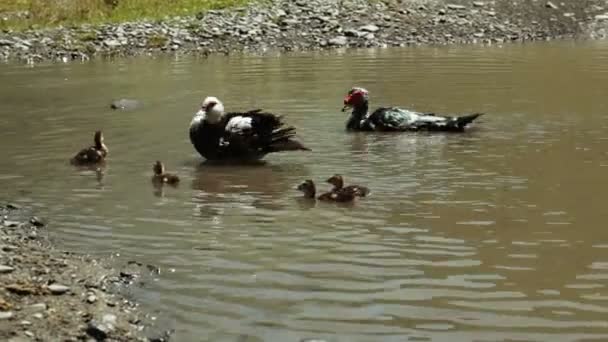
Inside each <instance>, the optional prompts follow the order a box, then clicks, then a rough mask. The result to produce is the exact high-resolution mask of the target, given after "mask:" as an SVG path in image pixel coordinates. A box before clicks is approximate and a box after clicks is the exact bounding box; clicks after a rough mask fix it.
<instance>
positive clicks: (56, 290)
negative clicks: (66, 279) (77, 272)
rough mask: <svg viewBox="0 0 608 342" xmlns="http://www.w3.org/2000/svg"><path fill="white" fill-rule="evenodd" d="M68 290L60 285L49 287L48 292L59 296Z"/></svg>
mask: <svg viewBox="0 0 608 342" xmlns="http://www.w3.org/2000/svg"><path fill="white" fill-rule="evenodd" d="M69 290H70V288H69V287H67V286H65V285H61V284H52V285H49V291H51V293H52V294H54V295H61V294H64V293H66V292H68V291H69Z"/></svg>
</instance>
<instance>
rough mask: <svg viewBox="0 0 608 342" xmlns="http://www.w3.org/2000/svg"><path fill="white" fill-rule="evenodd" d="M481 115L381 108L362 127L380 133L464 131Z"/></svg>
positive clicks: (366, 119) (365, 120)
mask: <svg viewBox="0 0 608 342" xmlns="http://www.w3.org/2000/svg"><path fill="white" fill-rule="evenodd" d="M480 115H482V114H481V113H475V114H470V115H465V116H440V115H436V114H434V113H418V112H414V111H410V110H406V109H402V108H399V107H381V108H378V109H376V110H375V111H374V112H373V113H371V114H370V115H369V116H368V117H367V118H365V119H364V122H363V123H362V126H363V127H365V126H369V128H371V129H373V130H378V131H421V130H427V131H462V130H464V128H465V127H466V126H467V125H468V124H470V123H471V122H473V121H474V120H475V119H476V118H477V117H479V116H480Z"/></svg>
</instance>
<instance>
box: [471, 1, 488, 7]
mask: <svg viewBox="0 0 608 342" xmlns="http://www.w3.org/2000/svg"><path fill="white" fill-rule="evenodd" d="M485 5H486V4H485V3H484V2H482V1H473V6H474V7H483V6H485Z"/></svg>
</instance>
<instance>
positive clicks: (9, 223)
mask: <svg viewBox="0 0 608 342" xmlns="http://www.w3.org/2000/svg"><path fill="white" fill-rule="evenodd" d="M3 224H4V226H5V227H17V226H18V225H19V222H17V221H8V220H6V221H4V223H3Z"/></svg>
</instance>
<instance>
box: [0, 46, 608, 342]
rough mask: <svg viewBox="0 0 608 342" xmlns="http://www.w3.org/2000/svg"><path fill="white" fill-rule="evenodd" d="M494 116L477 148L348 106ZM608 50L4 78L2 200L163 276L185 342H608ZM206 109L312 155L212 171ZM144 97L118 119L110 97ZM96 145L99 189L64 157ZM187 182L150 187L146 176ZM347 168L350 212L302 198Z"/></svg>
mask: <svg viewBox="0 0 608 342" xmlns="http://www.w3.org/2000/svg"><path fill="white" fill-rule="evenodd" d="M354 85H357V86H363V87H366V88H367V89H368V90H369V91H370V99H371V106H372V107H375V106H380V105H400V106H402V107H406V108H411V109H415V110H420V111H435V112H438V113H464V112H472V111H483V112H486V113H487V114H486V115H485V116H484V117H482V118H480V119H479V120H478V121H476V124H475V125H474V127H473V128H472V129H470V130H469V131H467V132H466V133H464V134H415V133H406V134H369V133H363V134H358V133H357V134H348V133H346V132H345V131H344V123H345V120H346V115H345V113H341V112H340V109H341V107H342V99H343V97H344V95H345V94H346V92H347V91H348V90H349V89H350V88H351V87H352V86H354ZM606 89H608V44H605V43H598V42H595V43H571V42H566V43H564V42H562V43H552V44H535V45H507V46H504V47H472V46H466V47H441V48H408V49H386V50H362V51H350V52H348V53H339V52H333V53H306V54H298V55H289V56H282V57H278V56H266V57H256V56H236V57H209V58H208V59H198V58H185V57H181V58H133V59H124V60H116V61H96V62H90V63H86V64H67V65H41V66H35V67H28V66H23V65H2V66H0V113H2V114H1V115H0V127H1V129H2V134H1V135H0V152H1V155H2V157H3V162H2V163H0V188H2V189H3V196H5V197H6V199H8V200H10V201H13V202H17V203H22V204H25V205H29V206H33V207H35V208H36V213H37V215H39V216H42V217H46V218H48V219H49V221H50V223H51V225H50V226H49V230H50V234H51V235H52V237H53V238H55V239H56V240H57V241H59V243H60V245H61V246H62V247H65V248H69V249H73V250H76V251H86V252H90V253H94V254H98V255H108V254H115V253H119V254H120V257H121V258H125V260H131V259H137V260H140V261H143V262H146V263H150V264H155V265H158V266H160V267H161V268H162V269H163V273H162V274H161V275H160V277H159V278H158V280H157V281H154V282H149V283H148V284H147V286H146V287H145V289H144V290H143V291H142V294H141V297H142V300H143V302H144V305H146V306H148V307H151V308H153V309H158V310H160V311H161V312H162V315H161V316H164V317H165V318H164V319H167V320H169V321H170V323H171V325H173V326H174V327H175V329H176V334H175V340H176V341H203V340H209V341H299V340H301V339H304V338H313V337H314V338H322V339H325V340H327V341H505V340H526V341H532V340H534V341H580V340H603V341H605V340H608V287H607V286H608V229H607V226H606V220H607V219H608V210H606V209H605V204H606V202H607V201H608V191H607V190H608V183H607V182H606V177H607V172H608V135H607V132H608V115H607V113H608V96H606ZM207 95H214V96H217V97H219V98H220V99H222V100H223V102H224V104H225V106H226V107H227V110H244V109H251V108H257V107H263V108H264V109H267V110H269V111H272V112H276V113H282V114H284V115H285V116H286V118H287V121H288V122H290V123H292V124H294V125H296V126H297V127H298V132H299V136H300V137H301V140H302V141H303V142H304V143H306V144H307V145H308V146H309V147H310V148H312V150H313V152H310V153H305V152H297V153H285V154H274V155H269V156H268V157H267V158H266V159H265V160H266V162H267V163H266V164H264V165H257V166H231V167H226V166H223V167H221V166H209V165H201V161H202V158H201V157H200V156H198V155H197V154H196V152H195V151H194V149H193V148H192V146H191V145H190V142H189V139H188V131H187V129H188V124H189V122H190V120H191V117H192V115H193V113H194V112H195V111H196V110H197V109H198V107H199V105H200V102H201V101H202V99H203V98H204V97H205V96H207ZM120 97H128V98H137V99H140V100H142V101H143V103H144V105H143V107H142V108H141V109H139V110H135V111H130V112H121V111H112V110H111V109H110V108H109V103H110V101H111V100H112V99H115V98H120ZM96 129H103V131H104V133H105V138H106V143H107V145H108V148H109V149H110V155H109V159H108V163H107V166H106V167H105V168H104V169H103V172H102V173H96V172H94V171H87V170H77V169H75V168H73V167H72V166H71V165H69V164H68V159H69V158H70V157H71V156H72V155H73V154H74V153H75V152H76V151H78V150H79V149H80V148H82V147H84V146H88V145H89V144H91V142H92V134H93V131H94V130H96ZM157 159H159V160H162V161H164V162H165V163H166V165H167V168H168V170H169V171H174V172H176V173H178V174H179V175H180V176H181V178H182V182H181V184H180V185H179V187H177V188H171V187H165V188H163V189H162V190H160V191H159V190H156V189H154V188H153V187H152V185H151V183H150V176H151V174H152V163H153V162H154V161H155V160H157ZM334 173H341V174H343V175H344V177H345V179H346V182H347V183H351V182H352V183H357V184H361V185H366V186H368V187H370V188H371V189H372V194H371V195H370V197H368V198H365V199H363V200H361V201H359V202H358V203H356V204H355V205H354V206H336V205H332V204H323V203H319V204H317V205H315V206H312V205H310V204H309V203H306V202H302V201H301V200H298V199H299V197H300V196H301V195H300V194H299V193H298V192H297V191H296V190H295V189H294V187H295V186H296V185H297V184H299V183H300V182H301V181H302V180H304V179H307V178H312V179H314V180H316V181H317V183H320V186H321V187H325V186H326V184H323V181H324V180H325V179H326V178H327V177H329V176H330V175H332V174H334Z"/></svg>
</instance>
